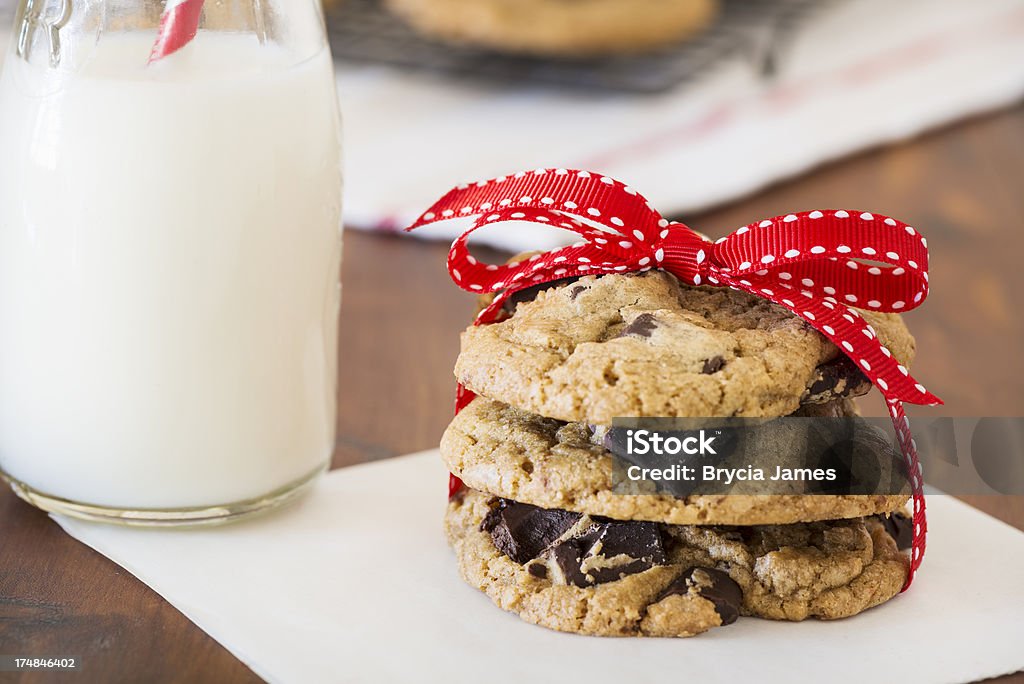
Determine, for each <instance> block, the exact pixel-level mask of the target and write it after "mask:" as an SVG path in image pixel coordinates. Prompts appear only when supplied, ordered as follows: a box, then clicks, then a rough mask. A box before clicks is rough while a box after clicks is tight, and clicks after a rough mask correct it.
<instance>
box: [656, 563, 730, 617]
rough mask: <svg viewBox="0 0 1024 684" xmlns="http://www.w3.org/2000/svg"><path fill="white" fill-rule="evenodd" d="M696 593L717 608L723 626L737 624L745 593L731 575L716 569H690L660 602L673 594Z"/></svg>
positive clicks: (674, 583) (660, 598) (670, 587)
mask: <svg viewBox="0 0 1024 684" xmlns="http://www.w3.org/2000/svg"><path fill="white" fill-rule="evenodd" d="M690 591H696V592H697V594H699V595H700V596H701V598H705V599H707V600H708V601H711V603H713V604H714V606H715V612H716V613H718V615H719V617H721V618H722V624H723V625H730V624H732V623H733V622H736V618H738V617H739V616H740V606H742V605H743V591H742V590H741V589H740V585H738V584H736V582H735V581H733V579H732V578H731V577H729V575H727V574H726V573H724V572H722V571H721V570H715V569H714V568H698V567H694V568H690V569H688V570H686V571H685V572H683V574H681V575H680V576H679V577H677V578H676V579H674V580H673V581H672V583H671V584H670V585H668V586H667V587H665V590H664V591H663V592H661V595H660V596H659V597H658V601H660V600H662V599H663V598H665V597H667V596H671V595H673V594H682V595H686V594H688V593H690Z"/></svg>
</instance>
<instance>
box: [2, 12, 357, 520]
mask: <svg viewBox="0 0 1024 684" xmlns="http://www.w3.org/2000/svg"><path fill="white" fill-rule="evenodd" d="M339 126H340V124H339V116H338V105H337V98H336V94H335V86H334V78H333V68H332V62H331V57H330V51H329V49H328V47H327V44H326V40H325V35H324V29H323V20H322V16H321V10H320V7H319V2H317V0H248V1H243V0H237V1H231V0H206V2H205V3H204V2H202V1H201V0H199V1H198V2H197V1H196V0H168V2H166V3H165V2H158V1H155V0H22V1H21V5H20V9H19V11H18V14H17V17H16V23H15V30H14V36H13V39H12V45H11V48H10V52H9V54H8V55H7V56H6V59H5V63H4V71H3V76H2V79H0V471H2V473H3V475H4V476H5V478H6V479H7V480H8V481H9V482H10V484H11V485H12V486H13V488H14V489H15V491H16V492H17V493H18V494H19V495H20V496H22V497H23V498H25V499H26V500H28V501H29V502H31V503H33V504H35V505H36V506H39V507H40V508H44V509H46V510H51V511H58V512H61V513H66V514H70V515H77V516H79V517H86V518H91V519H98V520H105V521H111V522H122V523H132V524H155V525H174V524H198V523H205V522H214V521H219V520H224V519H229V518H232V517H236V516H240V515H244V514H247V513H251V512H254V511H258V510H261V509H264V508H267V507H269V506H272V505H274V504H277V503H280V502H282V501H284V500H286V499H288V498H289V497H290V496H292V495H294V494H295V493H296V492H297V491H299V490H300V489H301V488H302V487H303V486H304V485H307V484H308V483H310V482H312V481H313V480H314V479H315V478H316V477H317V475H318V474H320V473H321V472H322V471H323V470H324V469H325V468H326V466H327V463H328V461H329V459H330V457H331V453H332V450H333V445H334V429H335V382H336V363H337V352H336V346H337V316H338V306H339V298H340V290H339V281H338V277H339V264H340V259H341V228H340V212H341V171H340V160H339V157H340V131H339Z"/></svg>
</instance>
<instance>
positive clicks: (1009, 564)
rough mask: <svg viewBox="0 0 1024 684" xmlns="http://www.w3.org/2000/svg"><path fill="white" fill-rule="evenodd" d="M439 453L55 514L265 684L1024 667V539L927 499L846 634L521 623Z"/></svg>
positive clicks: (757, 626)
mask: <svg viewBox="0 0 1024 684" xmlns="http://www.w3.org/2000/svg"><path fill="white" fill-rule="evenodd" d="M445 485H446V473H445V470H444V468H443V466H442V465H441V463H440V460H439V457H438V455H437V452H436V451H430V452H425V453H422V454H415V455H411V456H406V457H403V458H397V459H391V460H388V461H383V462H380V463H374V464H368V465H363V466H357V467H353V468H346V469H342V470H337V471H334V472H332V473H330V474H329V475H327V476H326V477H325V478H324V479H323V481H321V482H320V483H319V484H318V486H317V487H316V489H315V490H314V491H313V492H312V493H311V494H310V495H309V496H307V497H306V498H304V499H302V500H301V501H300V502H298V503H297V504H295V505H293V506H291V507H289V508H287V509H285V510H282V511H279V512H277V513H276V514H272V515H268V516H265V517H263V518H259V519H255V520H251V521H249V522H243V523H240V524H236V525H231V526H225V527H220V528H212V529H207V530H189V531H161V530H139V529H128V528H119V527H109V526H104V525H98V524H91V523H85V522H80V521H76V520H70V519H67V518H62V517H57V518H56V519H57V522H58V523H60V525H61V526H62V527H63V528H64V529H65V530H66V531H67V532H68V533H69V534H71V535H72V536H74V537H75V538H77V539H79V540H81V541H82V542H84V543H86V544H88V545H89V546H91V547H93V548H94V549H96V550H97V551H99V552H100V553H102V554H104V555H106V556H108V557H109V558H111V559H112V560H114V561H115V562H117V563H119V564H120V565H122V566H124V567H125V568H126V569H127V570H128V571H130V572H132V573H133V574H135V575H136V576H137V577H139V578H140V579H141V580H142V581H143V582H145V583H146V584H148V585H149V586H151V587H152V588H153V589H154V590H156V591H157V592H158V593H159V594H161V595H162V596H164V598H166V599H167V600H168V601H169V602H170V603H172V604H173V605H174V606H176V607H177V608H178V609H180V610H181V611H182V612H183V613H184V614H185V615H187V616H188V617H189V618H190V619H191V620H192V621H193V622H195V623H196V624H197V625H198V626H199V627H200V628H202V629H203V630H205V631H206V632H207V633H209V634H210V635H211V636H212V637H213V638H214V639H216V640H217V641H219V642H220V643H221V644H223V645H224V646H225V647H226V648H228V649H229V650H230V651H231V652H232V653H234V654H235V655H236V656H238V657H239V658H240V659H241V660H242V661H243V662H245V663H246V664H247V665H249V667H251V668H252V669H253V670H255V671H256V672H257V673H258V674H260V675H261V676H263V677H264V678H266V679H267V680H269V681H271V682H296V683H302V684H310V683H316V682H435V681H436V682H441V683H443V684H453V683H455V682H461V681H470V680H473V681H477V682H480V681H487V682H494V683H499V682H510V683H511V682H515V683H517V684H518V683H521V682H541V681H559V682H566V683H569V682H588V683H591V684H592V683H598V682H630V683H631V684H632V683H634V682H635V683H640V682H659V683H661V682H667V681H681V682H719V681H722V682H725V681H729V682H734V681H756V682H766V681H767V682H790V681H798V680H810V681H829V682H856V683H857V684H863V682H865V681H870V682H883V681H884V682H963V681H969V680H976V679H982V678H985V677H991V676H994V675H999V674H1004V673H1007V672H1012V671H1015V670H1018V669H1021V668H1024V649H1022V647H1021V643H1022V642H1021V628H1022V627H1024V619H1022V616H1024V582H1022V581H1021V577H1022V574H1021V569H1022V568H1024V533H1021V532H1019V531H1017V530H1015V529H1013V528H1012V527H1010V526H1008V525H1005V524H1003V523H1001V522H999V521H997V520H995V519H993V518H991V517H988V516H986V515H984V514H982V513H980V512H978V511H976V510H975V509H973V508H970V507H968V506H966V505H964V504H962V503H959V502H958V501H956V500H955V499H953V498H952V497H948V496H933V497H930V498H929V501H928V511H929V527H930V534H929V538H928V554H927V557H926V559H925V564H924V566H923V567H922V569H921V572H920V573H919V575H918V579H917V580H916V581H915V583H914V586H913V588H912V589H911V590H910V591H909V592H907V593H906V594H903V595H901V596H899V597H898V598H896V599H894V600H893V601H891V602H889V603H887V604H884V605H882V606H880V607H878V608H875V609H872V610H870V611H868V612H867V613H864V614H861V615H858V616H856V617H853V618H849V619H846V620H840V621H837V622H819V621H817V620H810V621H807V622H802V623H781V622H770V621H766V620H758V619H753V618H741V619H740V620H739V621H738V622H736V623H735V624H733V625H730V626H728V627H724V628H718V629H714V630H712V631H710V632H708V633H706V634H704V635H702V636H699V637H696V638H692V639H674V640H673V639H601V638H596V637H582V636H576V635H569V634H560V633H557V632H552V631H548V630H546V629H543V628H540V627H535V626H532V625H528V624H526V623H524V622H521V621H520V620H519V619H518V618H516V617H515V616H513V615H510V614H508V613H505V612H503V611H501V610H499V609H498V608H496V607H494V606H493V605H492V604H491V602H490V601H489V600H488V599H487V598H486V597H485V596H484V595H483V594H481V593H479V592H477V591H476V590H474V589H472V588H470V587H469V586H467V585H465V584H463V583H462V581H461V580H460V579H459V577H458V574H457V570H456V567H455V560H454V557H453V555H452V553H451V551H450V550H449V549H448V547H447V546H446V544H445V541H444V538H443V535H442V531H441V517H442V514H443V511H444V507H445Z"/></svg>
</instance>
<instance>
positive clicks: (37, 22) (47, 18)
mask: <svg viewBox="0 0 1024 684" xmlns="http://www.w3.org/2000/svg"><path fill="white" fill-rule="evenodd" d="M71 2H72V0H60V2H59V3H47V2H46V0H26V2H25V14H24V17H23V18H22V21H21V29H20V31H19V33H18V45H17V47H16V49H15V54H17V55H18V56H19V57H21V58H22V59H25V60H27V59H28V53H29V51H30V50H31V49H32V45H33V44H34V42H35V36H36V34H37V33H38V32H40V31H43V32H45V33H46V37H47V39H48V40H49V45H50V66H51V67H57V66H58V65H59V64H60V58H61V54H60V30H61V29H62V28H64V26H66V25H67V23H68V22H69V21H71ZM47 7H52V8H55V9H56V10H57V11H56V12H55V13H53V12H51V13H47V14H44V12H46V9H47Z"/></svg>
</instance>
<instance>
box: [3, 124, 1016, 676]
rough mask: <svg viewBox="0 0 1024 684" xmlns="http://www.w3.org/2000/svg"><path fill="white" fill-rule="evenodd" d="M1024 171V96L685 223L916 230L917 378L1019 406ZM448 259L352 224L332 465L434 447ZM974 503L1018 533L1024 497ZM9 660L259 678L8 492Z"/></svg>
mask: <svg viewBox="0 0 1024 684" xmlns="http://www.w3.org/2000/svg"><path fill="white" fill-rule="evenodd" d="M1021 178H1024V107H1018V108H1015V109H1013V110H1010V111H1006V112H1002V113H999V114H994V115H991V116H986V117H983V118H979V119H976V120H973V121H969V122H966V123H961V124H959V125H957V126H955V127H953V128H949V129H946V130H943V131H940V132H937V133H934V134H931V135H929V136H927V137H924V138H922V139H919V140H915V141H911V142H907V143H904V144H900V145H896V146H892V147H888V148H886V149H883V150H878V151H874V152H870V153H866V154H862V155H859V156H857V157H855V158H853V159H848V160H845V161H843V162H841V163H837V164H834V165H831V166H829V167H827V168H824V169H822V170H819V171H816V172H814V173H812V174H810V175H808V176H805V177H802V178H800V179H798V180H794V181H792V182H787V183H784V184H781V185H779V186H777V187H774V188H771V189H769V190H767V191H765V192H762V193H760V194H758V195H757V196H755V197H752V198H749V199H747V200H745V201H742V202H737V203H735V204H733V205H731V206H729V207H727V208H724V209H721V210H717V211H712V212H707V213H704V214H701V215H696V216H687V217H684V218H685V220H686V222H687V223H689V224H690V225H692V226H694V227H699V228H700V229H701V230H703V231H704V232H706V233H708V234H710V235H712V236H717V235H721V234H723V233H725V232H728V231H730V230H734V229H735V228H736V227H738V226H739V225H742V224H744V223H746V222H748V221H750V220H752V219H754V218H761V217H765V216H771V215H776V214H781V213H786V212H788V211H793V210H799V209H812V208H827V207H830V206H836V207H839V206H842V207H849V208H863V209H870V210H872V211H877V212H880V213H886V214H892V215H894V216H898V217H900V218H902V219H904V220H906V221H908V222H911V223H913V224H914V225H916V226H919V227H920V228H922V229H923V230H925V231H926V232H927V235H928V239H929V243H930V246H931V249H932V254H933V267H932V276H933V277H932V282H933V284H934V289H933V291H932V294H931V298H930V299H929V301H928V303H927V305H926V306H925V307H924V308H923V309H921V310H919V311H914V312H911V313H910V314H908V316H907V318H908V321H909V323H910V325H911V327H912V329H913V331H914V333H915V335H916V336H917V339H918V341H919V349H920V353H919V359H918V362H917V363H916V365H915V372H916V375H918V377H920V378H922V379H926V382H927V383H928V384H929V386H930V388H931V389H934V390H935V391H936V392H937V393H938V394H939V395H940V396H942V397H943V398H944V399H945V400H946V402H947V405H946V406H945V407H943V408H941V409H939V410H938V411H937V413H939V414H946V415H1018V416H1019V415H1022V414H1024V393H1022V391H1021V389H1022V384H1021V383H1022V380H1021V378H1022V377H1024V373H1022V371H1024V359H1022V357H1021V355H1020V353H1019V349H1020V340H1021V339H1024V315H1021V313H1020V307H1019V303H1015V302H1014V301H1013V298H1014V297H1016V296H1019V295H1020V293H1021V292H1024V269H1021V268H1019V266H1017V264H1016V263H1015V260H1016V259H1019V255H1020V254H1021V253H1022V252H1024V231H1022V230H1021V228H1022V226H1021V220H1020V217H1021V216H1024V193H1021V192H1020V183H1021ZM445 252H446V248H445V246H443V245H440V244H425V243H420V242H418V241H415V240H412V239H409V238H406V237H395V236H374V235H367V234H360V233H357V232H349V233H348V234H347V235H346V255H345V267H344V275H343V282H344V291H343V306H342V334H341V343H340V350H339V354H340V383H339V411H338V428H339V430H338V444H337V451H336V454H335V458H334V466H335V467H342V466H345V465H350V464H354V463H360V462H364V461H370V460H376V459H383V458H389V457H392V456H395V455H398V454H402V453H406V452H410V451H414V450H419V449H426V448H430V447H433V446H435V445H436V444H437V441H438V437H439V436H440V434H441V431H442V430H443V429H444V427H445V425H446V424H447V422H448V420H449V418H450V415H451V399H452V394H453V386H452V376H451V367H452V364H453V362H454V360H455V355H456V353H457V350H458V332H459V330H460V329H461V328H462V327H463V326H464V325H465V323H466V321H467V318H468V316H469V315H470V312H471V310H472V306H473V304H472V301H471V298H470V297H469V296H468V295H465V294H463V293H462V292H460V291H459V290H457V289H456V288H454V287H453V286H452V285H451V284H450V283H449V281H448V276H447V274H446V273H445V270H444V266H443V262H444V257H445ZM382 263H388V264H389V265H390V266H389V268H388V269H386V270H385V269H382V268H380V264H382ZM869 407H871V404H869ZM880 408H881V407H880V406H874V409H875V410H876V411H877V410H879V409H880ZM929 411H930V412H931V415H935V414H936V412H935V411H934V410H930V409H929ZM969 503H971V504H972V505H974V506H977V507H978V508H980V509H982V510H984V511H986V512H988V513H990V514H992V515H994V516H996V517H998V518H1000V519H1002V520H1005V521H1006V522H1008V523H1010V524H1011V525H1015V526H1016V527H1018V528H1021V529H1024V497H971V498H970V499H969ZM0 653H5V654H26V655H50V654H73V655H77V656H79V657H80V658H81V659H82V663H83V670H82V671H81V672H80V673H78V674H77V675H76V674H73V673H72V674H68V673H62V674H51V675H46V674H33V675H24V676H21V677H20V678H15V679H13V681H19V682H43V681H65V680H66V681H79V682H218V683H234V682H254V681H259V679H258V678H257V677H256V676H255V675H254V674H253V673H251V672H250V671H249V670H248V669H246V668H245V666H243V665H242V664H241V663H240V662H239V661H238V660H236V659H235V658H234V657H232V656H231V655H230V654H229V653H228V652H227V651H225V650H224V649H223V648H221V647H220V646H219V645H218V644H217V643H216V642H214V641H213V640H212V639H210V638H209V637H208V636H206V635H205V634H204V633H203V632H202V631H200V630H199V629H198V628H196V627H195V626H193V625H192V624H191V623H190V622H189V621H188V620H187V619H186V618H185V617H184V616H183V615H181V614H180V613H179V612H177V611H176V610H175V609H174V608H172V607H171V606H170V605H168V604H167V603H166V602H164V601H163V600H162V599H161V598H159V597H158V596H157V595H156V594H154V593H153V592H152V591H150V590H149V589H148V588H146V587H145V586H144V585H142V584H141V583H140V582H139V581H138V580H136V579H135V578H133V577H132V576H131V575H129V574H128V573H127V572H125V571H123V570H121V569H120V568H119V567H118V566H117V565H115V564H113V563H111V562H109V561H107V560H106V559H104V558H103V557H102V556H100V555H98V554H96V553H94V552H92V551H91V550H89V549H88V548H86V547H84V546H82V545H81V544H79V543H77V542H75V541H74V540H72V539H71V538H70V537H68V536H66V535H64V534H63V532H61V531H60V529H59V528H58V527H57V526H56V525H54V524H53V523H51V522H50V521H49V519H48V518H47V517H46V516H45V515H44V514H43V513H41V512H39V511H36V510H34V509H32V508H31V507H29V506H28V505H26V504H24V503H22V502H21V501H19V500H17V499H16V498H15V497H14V496H13V494H11V493H10V492H9V491H7V490H6V489H4V490H3V491H0ZM2 678H3V675H0V679H2ZM1000 681H1007V682H1009V681H1016V682H1022V681H1024V677H1021V676H1020V675H1017V676H1015V677H1012V678H1005V679H1004V680H1000Z"/></svg>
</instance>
